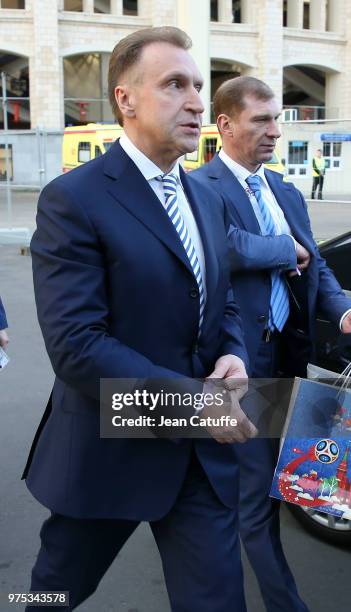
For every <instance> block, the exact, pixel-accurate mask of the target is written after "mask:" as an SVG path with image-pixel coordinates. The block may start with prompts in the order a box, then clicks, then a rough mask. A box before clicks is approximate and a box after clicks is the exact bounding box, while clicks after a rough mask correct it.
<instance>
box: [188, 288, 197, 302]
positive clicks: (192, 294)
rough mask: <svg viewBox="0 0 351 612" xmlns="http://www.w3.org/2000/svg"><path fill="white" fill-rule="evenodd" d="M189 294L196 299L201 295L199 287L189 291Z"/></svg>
mask: <svg viewBox="0 0 351 612" xmlns="http://www.w3.org/2000/svg"><path fill="white" fill-rule="evenodd" d="M189 295H190V297H191V298H193V300H196V298H198V297H199V290H198V289H192V290H191V291H190V292H189Z"/></svg>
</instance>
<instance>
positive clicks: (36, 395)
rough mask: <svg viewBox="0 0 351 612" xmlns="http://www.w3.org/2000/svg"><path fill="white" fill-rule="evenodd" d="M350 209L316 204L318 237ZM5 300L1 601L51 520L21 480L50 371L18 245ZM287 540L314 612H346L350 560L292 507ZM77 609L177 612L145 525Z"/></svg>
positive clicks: (30, 212)
mask: <svg viewBox="0 0 351 612" xmlns="http://www.w3.org/2000/svg"><path fill="white" fill-rule="evenodd" d="M20 195H21V197H20V198H19V201H18V207H19V208H21V207H22V206H23V208H22V213H21V214H22V215H23V216H22V217H21V215H17V214H16V222H17V223H19V225H26V223H28V224H29V223H32V224H33V223H34V221H33V220H34V208H35V207H34V200H35V199H36V195H35V194H31V195H32V196H34V197H33V198H32V200H31V204H30V205H29V199H28V194H25V195H24V194H20ZM345 206H346V207H347V208H344V207H343V206H341V205H339V204H336V205H335V204H333V207H330V206H329V205H328V204H327V203H326V202H321V203H313V204H312V206H311V207H310V210H311V214H312V217H313V225H314V226H315V229H316V228H317V232H316V234H317V237H331V236H332V235H335V233H341V232H345V231H347V230H350V229H351V208H350V207H349V206H351V204H350V205H345ZM335 207H337V208H335ZM336 210H337V211H338V214H337V215H335V211H336ZM339 215H340V217H341V218H342V220H341V219H340V218H339ZM24 222H26V223H24ZM1 225H2V222H1V219H0V227H1ZM0 293H1V296H2V298H3V301H4V303H5V304H6V309H7V313H8V318H9V324H10V336H11V343H10V346H9V350H8V353H9V356H10V358H11V362H10V364H9V365H8V367H7V368H6V369H5V370H4V371H1V372H0V410H1V413H0V414H1V417H0V419H1V420H0V423H1V425H0V465H1V479H0V500H1V501H0V592H1V593H8V592H16V593H19V592H26V591H27V590H28V588H29V575H30V569H31V566H32V564H33V562H34V559H35V556H36V553H37V550H38V547H39V529H40V525H41V523H42V521H43V519H44V518H45V517H47V516H48V511H47V510H45V509H44V508H42V507H41V506H40V505H39V504H38V503H37V502H36V501H35V500H34V499H33V498H32V496H31V495H30V494H29V492H28V491H27V489H26V487H25V484H24V483H23V482H21V480H20V475H21V472H22V469H23V467H24V464H25V460H26V457H27V453H28V450H29V447H30V444H31V441H32V438H33V435H34V432H35V429H36V427H37V425H38V423H39V421H40V418H41V415H42V413H43V410H44V407H45V404H46V401H47V399H48V396H49V392H50V389H51V386H52V382H53V372H52V370H51V366H50V363H49V361H48V358H47V355H46V352H45V347H44V343H43V340H42V337H41V334H40V330H39V327H38V323H37V319H36V313H35V304H34V296H33V288H32V278H31V259H30V257H29V256H21V255H20V252H19V249H18V247H16V246H0ZM282 539H283V542H284V545H285V549H286V552H287V556H288V559H289V562H290V565H291V568H292V570H293V572H294V574H295V577H296V580H297V583H298V586H299V590H300V593H301V595H302V596H303V598H304V599H305V601H306V603H307V604H308V606H309V608H310V610H311V612H334V611H335V612H336V611H338V612H346V611H347V610H349V609H350V601H351V581H350V551H349V550H345V549H341V548H337V547H335V546H333V545H330V544H326V543H324V542H322V541H319V540H317V539H315V538H314V537H312V536H311V535H310V534H309V533H306V532H305V531H303V529H302V528H301V527H300V526H299V525H298V523H296V521H295V519H294V518H293V517H292V516H291V515H290V513H289V512H288V511H287V509H286V508H285V507H284V508H283V510H282ZM244 569H245V576H246V592H247V603H248V612H263V610H264V608H263V606H262V602H261V598H260V594H259V592H258V588H257V585H256V582H255V579H254V576H253V574H252V571H251V569H250V568H249V567H248V565H247V562H246V559H245V557H244ZM204 580H206V577H205V576H204ZM22 609H23V606H20V605H9V604H8V603H6V600H5V599H4V596H3V595H2V596H1V595H0V612H11V610H22ZM77 610H79V611H82V612H110V611H113V612H170V608H169V604H168V599H167V594H166V591H165V587H164V582H163V576H162V569H161V563H160V560H159V556H158V552H157V549H156V546H155V544H154V542H153V539H152V535H151V532H150V529H149V527H148V526H147V525H142V526H140V527H139V529H138V530H137V531H136V533H135V534H134V535H133V536H132V538H131V539H130V541H129V542H128V543H127V545H126V546H125V547H124V549H123V550H122V552H121V554H120V555H119V557H118V558H117V559H116V561H115V562H114V563H113V565H112V567H111V568H110V569H109V571H108V573H107V574H106V576H105V577H104V579H103V581H102V583H101V585H100V587H99V589H98V591H97V592H96V593H95V594H94V595H93V596H92V597H91V598H90V600H89V601H88V602H86V603H84V604H82V606H80V607H79V608H78V609H77ZM189 612H192V611H189ZM194 612H195V611H194ZM228 612H235V611H234V610H233V611H231V610H230V611H229V610H228ZM281 612H285V611H283V610H282V611H281Z"/></svg>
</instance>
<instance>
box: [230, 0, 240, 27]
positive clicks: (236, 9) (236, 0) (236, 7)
mask: <svg viewBox="0 0 351 612" xmlns="http://www.w3.org/2000/svg"><path fill="white" fill-rule="evenodd" d="M232 8H233V23H241V0H233V2H232Z"/></svg>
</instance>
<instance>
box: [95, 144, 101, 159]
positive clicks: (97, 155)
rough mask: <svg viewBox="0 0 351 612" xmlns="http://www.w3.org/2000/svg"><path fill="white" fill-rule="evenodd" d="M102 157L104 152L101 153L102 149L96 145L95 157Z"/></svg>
mask: <svg viewBox="0 0 351 612" xmlns="http://www.w3.org/2000/svg"><path fill="white" fill-rule="evenodd" d="M100 155H102V151H101V149H100V147H98V146H97V145H95V157H100Z"/></svg>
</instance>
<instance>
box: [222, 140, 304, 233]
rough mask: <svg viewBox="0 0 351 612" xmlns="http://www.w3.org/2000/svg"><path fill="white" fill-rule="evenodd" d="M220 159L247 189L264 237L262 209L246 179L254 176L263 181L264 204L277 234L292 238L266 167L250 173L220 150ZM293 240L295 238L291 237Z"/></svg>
mask: <svg viewBox="0 0 351 612" xmlns="http://www.w3.org/2000/svg"><path fill="white" fill-rule="evenodd" d="M219 157H220V159H221V160H222V162H223V163H224V164H225V165H226V166H227V167H228V168H229V170H231V172H232V173H233V174H234V176H235V177H236V178H237V179H238V181H239V183H240V185H241V186H242V187H243V188H244V189H245V191H246V193H247V196H248V198H249V200H250V202H251V205H252V208H253V210H254V213H255V217H256V219H257V221H258V224H259V226H260V229H261V234H262V235H263V236H265V235H266V234H267V232H266V228H265V223H264V221H263V218H262V213H261V211H260V207H259V205H258V204H257V200H256V198H255V195H254V193H253V192H252V191H251V189H250V187H249V186H248V184H247V182H246V179H247V178H248V177H249V176H251V175H252V174H257V176H259V177H260V179H261V193H262V198H263V200H264V203H265V204H266V206H267V208H268V209H269V212H270V214H271V216H272V219H273V222H274V225H275V233H276V235H277V236H279V235H281V234H289V236H291V230H290V227H289V224H288V222H287V220H286V219H285V217H284V213H283V211H282V209H281V208H280V206H279V204H278V202H277V200H276V198H275V196H274V193H273V192H272V190H271V188H270V186H269V184H268V181H267V179H266V176H265V173H264V167H263V165H261V166H260V167H259V169H258V170H257V171H256V172H254V173H253V172H250V171H249V170H247V169H246V168H244V167H243V166H241V165H240V164H238V163H237V162H235V161H234V160H233V159H232V158H231V157H229V155H227V154H226V153H225V152H224V151H223V149H221V150H220V152H219ZM291 238H293V237H292V236H291ZM294 244H295V240H294Z"/></svg>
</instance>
